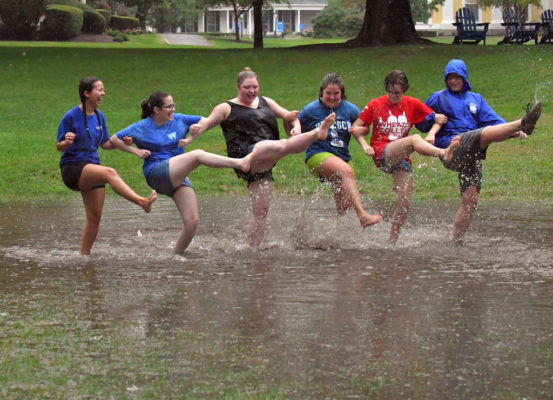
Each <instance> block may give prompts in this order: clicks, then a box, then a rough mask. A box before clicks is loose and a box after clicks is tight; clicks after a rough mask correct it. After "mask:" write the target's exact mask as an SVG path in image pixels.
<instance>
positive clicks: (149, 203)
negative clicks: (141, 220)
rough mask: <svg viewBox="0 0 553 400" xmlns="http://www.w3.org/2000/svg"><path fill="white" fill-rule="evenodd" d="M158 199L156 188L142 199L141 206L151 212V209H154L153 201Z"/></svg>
mask: <svg viewBox="0 0 553 400" xmlns="http://www.w3.org/2000/svg"><path fill="white" fill-rule="evenodd" d="M156 199H157V193H156V191H155V190H152V194H151V195H149V196H148V197H146V198H144V199H143V200H142V204H140V207H142V208H143V209H144V211H146V212H147V213H149V212H150V211H152V203H153V202H154V201H156Z"/></svg>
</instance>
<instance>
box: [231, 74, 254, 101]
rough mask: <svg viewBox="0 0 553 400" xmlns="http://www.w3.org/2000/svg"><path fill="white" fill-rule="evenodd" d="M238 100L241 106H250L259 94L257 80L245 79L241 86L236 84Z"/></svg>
mask: <svg viewBox="0 0 553 400" xmlns="http://www.w3.org/2000/svg"><path fill="white" fill-rule="evenodd" d="M236 87H237V88H238V96H237V97H238V100H240V102H241V103H243V104H252V103H253V102H254V101H255V99H257V94H258V93H259V82H258V81H257V78H246V79H244V80H243V81H242V83H241V84H237V85H236Z"/></svg>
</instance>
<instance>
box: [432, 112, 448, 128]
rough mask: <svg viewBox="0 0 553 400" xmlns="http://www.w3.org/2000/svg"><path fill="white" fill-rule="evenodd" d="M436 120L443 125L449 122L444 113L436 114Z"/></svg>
mask: <svg viewBox="0 0 553 400" xmlns="http://www.w3.org/2000/svg"><path fill="white" fill-rule="evenodd" d="M434 122H435V123H437V124H440V125H442V126H443V125H445V124H447V116H446V115H444V114H436V115H435V117H434Z"/></svg>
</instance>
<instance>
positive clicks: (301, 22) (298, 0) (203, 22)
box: [198, 0, 328, 36]
mask: <svg viewBox="0 0 553 400" xmlns="http://www.w3.org/2000/svg"><path fill="white" fill-rule="evenodd" d="M327 4H328V0H290V3H289V4H288V3H274V4H272V5H271V7H272V9H268V10H263V33H264V34H268V35H270V34H277V33H288V32H295V33H301V32H313V23H312V20H313V18H314V17H315V15H317V14H318V13H319V12H320V11H321V10H322V9H323V8H325V7H326V6H327ZM234 25H235V22H234V11H233V9H232V7H231V6H217V7H210V8H209V9H208V11H207V12H205V13H204V14H203V15H202V16H201V17H200V18H199V20H198V32H222V33H234V32H235V29H234ZM239 27H240V32H241V34H242V35H243V36H253V10H252V9H250V10H249V11H247V12H245V13H244V14H242V15H241V16H240V20H239Z"/></svg>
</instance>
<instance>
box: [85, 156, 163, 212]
mask: <svg viewBox="0 0 553 400" xmlns="http://www.w3.org/2000/svg"><path fill="white" fill-rule="evenodd" d="M106 183H107V184H109V185H110V186H111V188H112V189H113V190H114V192H115V193H117V194H118V195H119V196H121V197H123V198H125V199H127V200H129V201H131V202H133V203H135V204H137V205H139V206H140V207H142V209H143V210H144V211H146V212H150V211H151V209H152V203H153V202H154V201H156V199H157V194H156V192H155V191H154V190H152V193H151V194H150V195H149V196H148V197H142V196H139V195H137V194H136V193H135V192H134V191H133V190H132V189H131V188H130V187H129V185H127V184H126V183H125V181H124V180H123V179H121V177H120V176H119V174H118V173H117V171H116V170H114V169H113V168H110V167H104V166H102V165H96V164H87V165H86V166H85V167H84V168H83V171H82V173H81V177H80V179H79V189H80V190H81V191H87V190H90V189H92V188H94V187H96V186H99V185H105V184H106Z"/></svg>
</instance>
